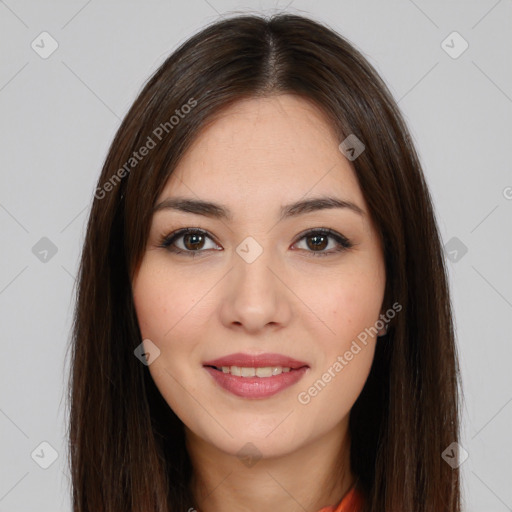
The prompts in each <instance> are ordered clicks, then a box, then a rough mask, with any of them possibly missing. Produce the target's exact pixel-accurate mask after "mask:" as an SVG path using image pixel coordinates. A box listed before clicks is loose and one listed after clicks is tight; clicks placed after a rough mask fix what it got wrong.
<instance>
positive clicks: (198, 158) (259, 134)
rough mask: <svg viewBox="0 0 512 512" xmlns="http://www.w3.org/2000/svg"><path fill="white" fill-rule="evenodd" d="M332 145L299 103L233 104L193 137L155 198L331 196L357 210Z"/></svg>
mask: <svg viewBox="0 0 512 512" xmlns="http://www.w3.org/2000/svg"><path fill="white" fill-rule="evenodd" d="M340 142H341V140H340V136H338V134H336V133H335V130H334V129H333V127H332V125H331V124H330V123H329V121H328V119H327V117H326V116H325V115H324V113H323V112H322V111H321V110H320V109H318V108H317V107H316V106H315V105H314V104H313V103H311V102H309V101H307V100H305V99H303V98H299V97H297V96H293V95H279V96H273V97H269V98H251V99H247V100H243V101H239V102H237V103H235V104H233V105H231V106H230V107H228V108H226V109H224V110H223V111H222V112H221V113H220V114H219V115H217V116H216V118H215V120H214V121H213V122H212V123H209V124H208V125H207V126H206V127H205V128H204V129H203V130H202V131H201V132H200V133H199V134H198V136H197V137H196V139H195V141H194V143H193V144H192V146H191V147H190V148H189V149H188V151H187V152H186V153H185V154H184V155H183V157H182V159H181V160H180V162H179V164H178V166H177V167H176V169H175V171H174V172H173V174H172V175H171V177H170V178H169V180H168V182H167V183H166V185H165V187H164V190H163V191H162V194H161V198H166V197H171V196H177V195H179V196H183V195H186V196H198V197H199V198H201V199H215V200H219V201H220V200H222V201H223V202H225V203H229V204H233V205H234V204H235V203H243V204H246V205H248V204H251V205H255V204H260V205H262V204H268V202H269V201H278V202H279V203H281V204H282V203H286V202H291V201H295V200H297V199H299V198H302V197H304V196H308V195H319V194H332V193H337V194H338V195H339V196H340V197H342V198H344V199H350V200H351V201H354V202H357V203H358V204H359V205H361V207H362V208H363V209H365V203H364V198H363V195H362V192H361V190H360V188H359V185H358V182H357V178H356V175H355V172H354V170H353V167H352V164H351V163H350V162H349V161H348V160H347V159H346V158H345V157H344V156H343V154H342V153H341V152H340V150H339V149H338V146H339V144H340ZM234 209H236V208H235V207H234Z"/></svg>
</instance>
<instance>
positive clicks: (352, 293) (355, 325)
mask: <svg viewBox="0 0 512 512" xmlns="http://www.w3.org/2000/svg"><path fill="white" fill-rule="evenodd" d="M383 289H384V288H383V284H382V285H381V283H380V281H379V280H378V279H374V280H370V279H368V278H365V277H364V276H343V277H341V278H339V279H331V280H330V282H329V284H328V285H326V286H324V287H321V288H317V289H316V290H317V291H316V294H315V296H313V297H312V300H313V303H314V304H315V309H316V310H318V311H319V312H320V315H321V318H322V320H324V321H325V323H326V324H327V325H328V326H330V328H331V331H333V332H334V333H336V334H332V336H333V338H335V339H337V340H340V338H341V339H343V340H348V339H350V340H351V339H352V338H354V337H356V336H357V335H358V334H359V333H361V332H362V331H364V330H365V329H366V328H369V327H370V326H373V325H374V324H375V322H376V321H377V320H378V318H379V313H380V309H381V306H382V300H383ZM310 296H311V295H310Z"/></svg>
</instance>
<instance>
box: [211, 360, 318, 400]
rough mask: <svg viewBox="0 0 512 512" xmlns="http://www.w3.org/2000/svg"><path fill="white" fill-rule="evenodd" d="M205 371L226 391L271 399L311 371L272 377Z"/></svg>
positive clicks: (248, 396) (294, 371)
mask: <svg viewBox="0 0 512 512" xmlns="http://www.w3.org/2000/svg"><path fill="white" fill-rule="evenodd" d="M205 370H206V371H207V372H208V373H209V374H210V375H211V376H212V377H213V379H214V380H215V382H216V383H217V384H218V385H219V386H220V387H221V388H223V389H225V390H226V391H229V392H230V393H232V394H233V395H236V396H239V397H242V398H251V399H256V398H269V397H271V396H273V395H275V394H277V393H279V392H280V391H283V390H284V389H286V388H288V387H290V386H292V385H293V384H295V383H296V382H298V381H299V380H300V379H302V377H303V376H304V374H305V373H306V372H307V371H308V370H309V368H308V367H307V366H303V367H302V368H298V369H295V370H290V371H289V372H287V373H281V374H280V375H273V376H272V377H239V376H237V375H231V374H230V373H224V372H223V371H222V370H216V369H215V368H211V367H210V366H206V367H205Z"/></svg>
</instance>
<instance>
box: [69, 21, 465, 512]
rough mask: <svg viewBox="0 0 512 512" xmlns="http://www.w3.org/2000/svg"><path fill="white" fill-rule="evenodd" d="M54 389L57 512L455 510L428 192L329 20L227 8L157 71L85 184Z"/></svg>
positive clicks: (391, 107) (377, 92)
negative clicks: (61, 367) (88, 207)
mask: <svg viewBox="0 0 512 512" xmlns="http://www.w3.org/2000/svg"><path fill="white" fill-rule="evenodd" d="M70 388H71V396H70V399H71V400H70V403H71V409H70V431H69V439H70V464H71V473H72V485H73V502H74V510H75V512H78V511H89V510H90V511H119V510H123V511H128V510H130V511H141V512H142V511H145V512H150V511H155V512H156V511H158V512H163V511H171V510H172V511H178V510H189V511H192V510H198V511H200V512H217V511H221V510H222V511H228V510H235V509H237V510H281V511H296V510H297V511H298V510H312V511H320V510H321V511H322V512H327V511H329V512H331V511H334V510H335V511H336V512H355V511H358V512H359V511H361V512H362V511H365V512H370V511H374V512H377V511H379V512H387V511H389V512H391V511H393V512H400V511H403V512H405V511H411V510H414V511H415V512H459V511H460V489H459V485H460V484H459V472H458V469H457V465H456V464H452V465H450V464H448V463H447V462H445V460H444V459H443V457H442V453H443V451H444V450H445V449H446V448H447V447H449V446H450V445H451V444H452V443H456V442H457V440H458V435H459V434H458V432H459V416H458V415H459V412H458V411H459V404H458V397H459V373H458V363H457V355H456V347H455V342H454V333H453V321H452V313H451V306H450V298H449V290H448V286H447V278H446V270H445V266H444V260H443V252H442V246H441V243H440V237H439V234H438V230H437V226H436V220H435V216H434V212H433V207H432V201H431V198H430V195H429V191H428V188H427V185H426V183H425V180H424V177H423V173H422V170H421V165H420V163H419V161H418V157H417V154H416V151H415V149H414V147H413V144H412V142H411V137H410V135H409V133H408V130H407V127H406V126H405V124H404V121H403V119H402V117H401V115H400V113H399V111H398V109H397V106H396V104H395V102H394V101H393V99H392V97H391V95H390V93H389V91H388V90H387V88H386V86H385V84H384V83H383V82H382V80H381V79H380V78H379V76H378V75H377V73H376V72H375V70H373V68H372V67H371V66H370V65H369V63H368V62H367V61H366V60H365V59H364V57H363V56H362V55H361V54H360V53H359V52H358V51H357V50H356V49H355V48H354V47H353V46H351V45H350V44H349V43H348V42H347V41H346V40H345V39H343V38H342V37H340V36H339V35H337V34H336V33H334V32H333V31H332V30H330V29H329V28H327V27H325V26H324V25H322V24H320V23H318V22H315V21H313V20H310V19H307V18H304V17H300V16H295V15H286V14H283V15H277V16H274V17H272V18H270V19H264V18H261V17H257V16H238V17H234V18H231V19H228V20H224V21H221V22H218V23H215V24H212V25H211V26H209V27H207V28H206V29H204V30H202V31H201V32H200V33H198V34H197V35H195V36H194V37H192V38H191V39H189V40H188V41H187V42H185V43H184V44H183V45H182V46H181V47H180V48H178V49H177V50H176V51H175V52H174V53H173V54H172V55H171V56H170V57H169V58H168V59H167V60H166V61H165V62H164V64H163V65H162V66H161V67H160V68H159V69H158V70H157V71H156V73H155V74H154V75H153V77H152V78H151V79H150V80H149V82H148V83H147V84H146V86H145V87H144V89H143V90H142V92H141V93H140V95H139V97H138V98H137V99H136V101H135V103H134V104H133V106H132V108H131V109H130V111H129V112H128V114H127V115H126V117H125V119H124V120H123V123H122V125H121V127H120V128H119V130H118V133H117V134H116V137H115V139H114V141H113V143H112V146H111V148H110V151H109V153H108V156H107V159H106V162H105V165H104V167H103V171H102V173H101V176H100V179H99V182H98V187H97V189H96V192H95V200H94V203H93V205H92V211H91V214H90V219H89V223H88V229H87V234H86V239H85V243H84V248H83V253H82V260H81V265H80V274H79V287H78V293H77V306H76V312H75V323H74V332H73V360H72V375H71V382H70ZM452 466H453V468H452Z"/></svg>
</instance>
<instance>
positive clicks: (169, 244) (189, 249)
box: [160, 228, 219, 257]
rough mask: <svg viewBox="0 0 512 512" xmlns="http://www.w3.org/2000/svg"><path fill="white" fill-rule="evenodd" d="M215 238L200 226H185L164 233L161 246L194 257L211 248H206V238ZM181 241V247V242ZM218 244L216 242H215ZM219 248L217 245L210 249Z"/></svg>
mask: <svg viewBox="0 0 512 512" xmlns="http://www.w3.org/2000/svg"><path fill="white" fill-rule="evenodd" d="M207 239H209V240H211V241H212V242H213V238H212V237H211V236H210V235H209V234H208V233H207V232H206V231H204V230H202V229H199V228H183V229H178V230H177V231H174V232H173V233H170V234H167V235H164V236H163V237H162V238H161V240H160V247H162V248H163V249H167V250H168V251H170V252H173V253H175V254H184V255H186V256H191V257H194V256H195V255H196V254H195V253H198V252H205V251H206V250H208V249H209V248H206V249H205V250H203V249H204V244H205V240H207ZM178 242H180V243H181V247H180V244H179V243H178ZM214 245H215V246H217V245H216V244H214ZM217 247H218V246H217ZM212 249H213V250H219V249H215V247H212V248H210V250H212Z"/></svg>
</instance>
